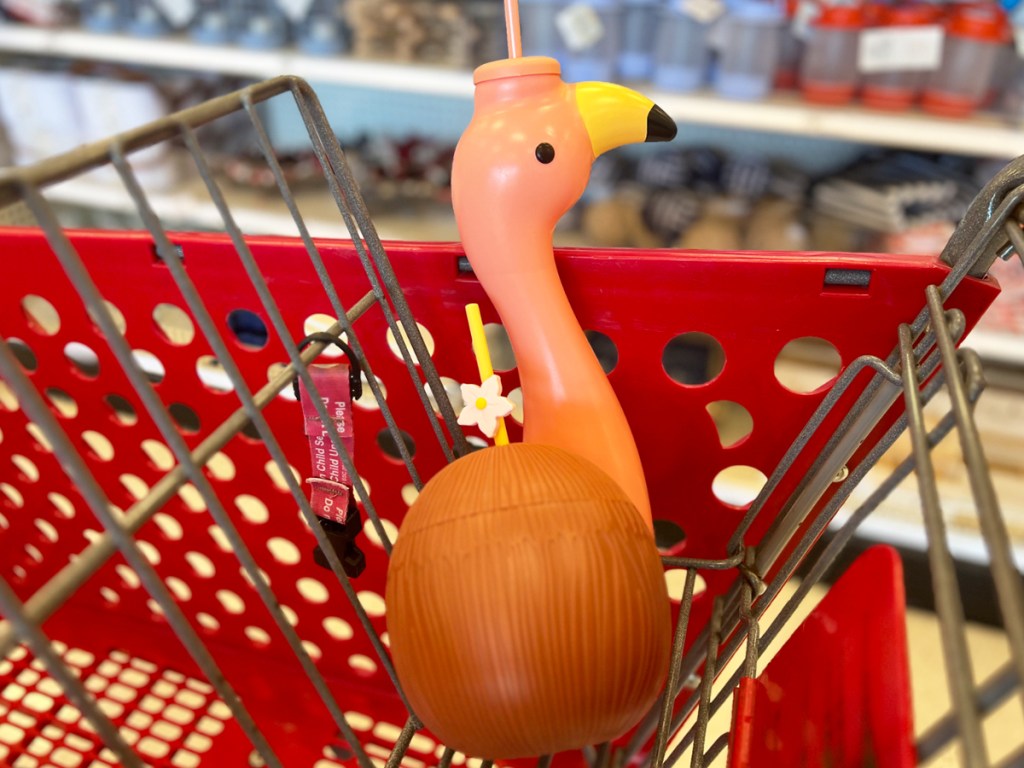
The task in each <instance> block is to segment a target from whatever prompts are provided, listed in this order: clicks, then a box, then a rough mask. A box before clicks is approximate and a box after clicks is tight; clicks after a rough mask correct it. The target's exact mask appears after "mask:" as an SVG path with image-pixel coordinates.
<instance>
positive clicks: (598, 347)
mask: <svg viewBox="0 0 1024 768" xmlns="http://www.w3.org/2000/svg"><path fill="white" fill-rule="evenodd" d="M584 334H585V335H586V337H587V341H589V342H590V348H591V349H592V350H594V354H595V355H597V361H598V362H599V363H600V364H601V369H602V370H603V371H604V372H605V373H606V374H607V373H611V372H612V371H614V370H615V366H616V365H618V364H619V348H618V347H616V346H615V342H614V341H612V340H611V337H610V336H608V335H607V334H604V333H601V332H600V331H584Z"/></svg>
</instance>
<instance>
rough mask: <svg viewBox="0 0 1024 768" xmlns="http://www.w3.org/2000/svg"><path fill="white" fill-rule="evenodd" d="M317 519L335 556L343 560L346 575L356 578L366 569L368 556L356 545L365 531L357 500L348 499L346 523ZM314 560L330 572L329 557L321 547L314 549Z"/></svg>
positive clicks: (350, 497)
mask: <svg viewBox="0 0 1024 768" xmlns="http://www.w3.org/2000/svg"><path fill="white" fill-rule="evenodd" d="M317 519H318V520H319V521H320V528H321V529H322V530H323V532H324V535H325V536H326V537H327V541H328V543H330V545H331V548H332V549H333V550H334V554H336V555H337V556H338V559H339V560H341V565H342V567H343V568H344V569H345V573H346V574H347V575H348V577H349V578H350V579H354V578H356V577H357V576H358V575H359V574H361V573H362V572H363V571H364V570H365V569H366V555H364V554H363V551H362V550H361V549H359V547H357V546H356V543H355V538H356V536H358V535H359V533H360V532H361V531H362V530H363V518H362V516H361V515H360V514H359V507H358V506H356V500H355V498H354V497H352V496H349V498H348V512H347V513H346V515H345V522H344V523H336V522H335V521H334V520H328V519H327V518H325V517H321V518H317ZM313 560H314V562H316V564H317V565H319V566H322V567H324V568H327V569H328V570H330V567H331V564H330V563H329V562H327V557H326V556H325V555H324V553H323V551H322V550H321V549H320V547H314V548H313Z"/></svg>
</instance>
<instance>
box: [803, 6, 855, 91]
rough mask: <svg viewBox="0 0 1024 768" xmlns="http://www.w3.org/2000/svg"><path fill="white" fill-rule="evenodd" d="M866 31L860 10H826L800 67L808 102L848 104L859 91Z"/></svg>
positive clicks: (813, 31) (839, 8)
mask: <svg viewBox="0 0 1024 768" xmlns="http://www.w3.org/2000/svg"><path fill="white" fill-rule="evenodd" d="M863 27H864V11H863V9H862V8H860V7H859V6H841V5H836V6H826V7H823V8H822V9H821V15H820V16H818V19H817V21H815V22H814V25H813V27H812V30H811V39H810V40H809V41H808V43H807V49H806V50H805V51H804V58H803V62H802V63H801V67H800V90H801V92H802V93H803V95H804V98H805V99H807V101H814V102H818V103H821V104H845V103H846V102H848V101H850V100H852V99H853V96H854V93H856V91H857V85H858V80H859V77H858V74H857V45H858V41H859V39H860V31H861V29H862V28H863Z"/></svg>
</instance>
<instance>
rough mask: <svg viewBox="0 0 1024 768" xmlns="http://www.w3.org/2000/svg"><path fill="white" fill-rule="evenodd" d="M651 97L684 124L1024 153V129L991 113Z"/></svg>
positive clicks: (986, 153)
mask: <svg viewBox="0 0 1024 768" xmlns="http://www.w3.org/2000/svg"><path fill="white" fill-rule="evenodd" d="M650 95H651V97H652V98H653V99H654V100H655V101H656V102H657V103H658V104H659V105H660V106H661V107H662V109H664V110H665V111H666V112H668V113H669V114H670V115H672V117H674V118H676V119H677V120H678V121H680V122H684V123H695V124H701V125H719V126H727V127H730V128H742V129H748V130H754V131H765V132H770V133H784V134H791V135H799V136H811V137H815V138H825V139H840V140H843V141H852V142H858V143H862V144H874V145H878V146H887V147H902V148H907V149H917V150H922V151H927V152H952V153H956V154H961V155H971V156H975V157H993V158H1007V159H1009V158H1013V157H1017V156H1018V155H1021V154H1024V130H1022V129H1020V128H1015V127H1013V126H1012V125H1010V124H1009V123H1008V122H1007V121H1005V120H1004V119H1002V118H1000V117H998V116H995V115H989V114H980V115H976V116H974V117H972V118H971V119H968V120H955V119H950V118H944V117H937V116H935V115H929V114H927V113H924V112H921V111H919V110H911V111H909V112H901V113H887V112H880V111H876V110H871V109H867V108H864V107H860V106H843V107H828V106H819V105H815V104H808V103H806V102H804V101H802V100H801V99H800V98H799V96H798V95H796V94H785V93H780V94H774V95H772V96H771V97H769V98H768V99H765V100H764V101H751V102H740V101H730V100H727V99H723V98H721V97H719V96H716V95H714V94H712V93H708V92H698V93H693V94H677V93H665V92H654V93H652V94H650Z"/></svg>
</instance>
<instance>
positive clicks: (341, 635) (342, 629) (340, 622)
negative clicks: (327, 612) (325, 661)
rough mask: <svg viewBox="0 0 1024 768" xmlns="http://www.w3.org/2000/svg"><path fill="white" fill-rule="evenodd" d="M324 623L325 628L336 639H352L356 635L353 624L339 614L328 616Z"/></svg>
mask: <svg viewBox="0 0 1024 768" xmlns="http://www.w3.org/2000/svg"><path fill="white" fill-rule="evenodd" d="M323 623H324V630H325V631H326V632H327V634H328V635H330V636H331V637H333V638H334V639H335V640H351V639H352V638H353V637H354V636H355V632H353V631H352V625H351V624H349V623H348V622H347V621H345V620H344V619H339V618H338V617H337V616H328V617H327V618H326V619H324V622H323Z"/></svg>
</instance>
